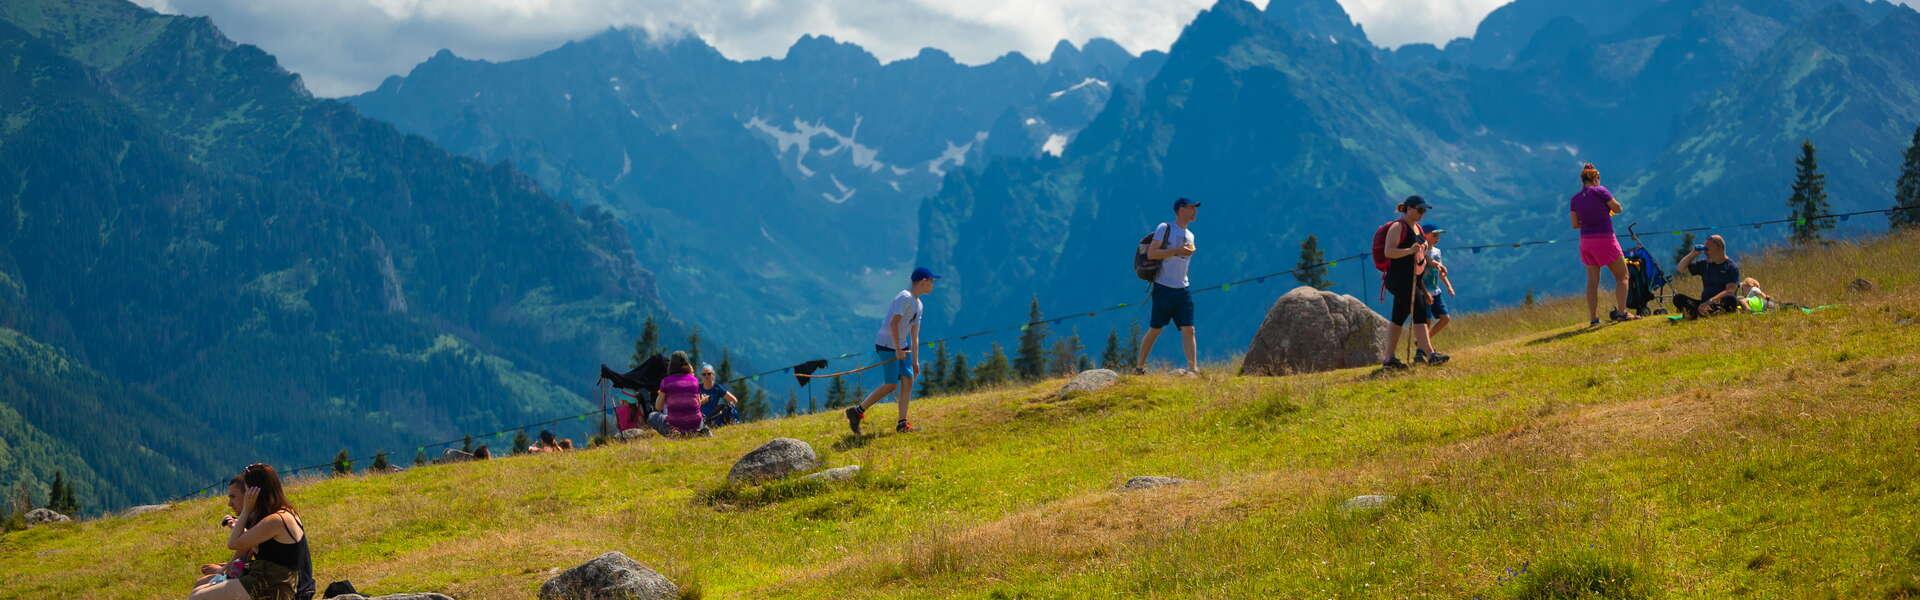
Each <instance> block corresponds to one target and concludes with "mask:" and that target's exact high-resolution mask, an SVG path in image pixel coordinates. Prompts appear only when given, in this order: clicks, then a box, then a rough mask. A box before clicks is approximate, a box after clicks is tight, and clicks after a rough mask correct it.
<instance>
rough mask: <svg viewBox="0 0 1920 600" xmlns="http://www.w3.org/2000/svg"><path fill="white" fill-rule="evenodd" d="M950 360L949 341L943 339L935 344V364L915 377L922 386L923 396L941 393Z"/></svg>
mask: <svg viewBox="0 0 1920 600" xmlns="http://www.w3.org/2000/svg"><path fill="white" fill-rule="evenodd" d="M948 360H949V358H948V357H947V343H946V342H944V341H943V342H939V343H936V344H934V345H933V366H932V367H929V368H928V369H927V372H926V373H924V374H922V375H921V376H920V377H918V378H916V379H914V383H915V384H918V385H919V386H920V397H921V398H925V397H928V396H932V395H934V394H938V393H940V388H941V387H942V386H945V385H946V383H947V361H948Z"/></svg>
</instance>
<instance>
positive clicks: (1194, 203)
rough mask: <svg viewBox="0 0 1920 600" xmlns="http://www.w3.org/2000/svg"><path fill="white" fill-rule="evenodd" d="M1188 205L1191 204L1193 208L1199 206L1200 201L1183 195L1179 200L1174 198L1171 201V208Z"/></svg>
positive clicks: (1178, 208)
mask: <svg viewBox="0 0 1920 600" xmlns="http://www.w3.org/2000/svg"><path fill="white" fill-rule="evenodd" d="M1189 206H1191V207H1194V208H1200V201H1198V200H1193V199H1190V198H1187V197H1184V196H1183V197H1181V198H1180V199H1179V200H1174V201H1173V209H1174V210H1180V209H1182V208H1186V207H1189Z"/></svg>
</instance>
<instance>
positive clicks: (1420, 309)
mask: <svg viewBox="0 0 1920 600" xmlns="http://www.w3.org/2000/svg"><path fill="white" fill-rule="evenodd" d="M1385 284H1386V286H1387V293H1389V294H1393V314H1392V316H1391V317H1388V319H1387V322H1389V323H1392V324H1394V325H1405V324H1406V323H1407V318H1408V317H1412V318H1413V323H1414V324H1415V325H1425V324H1427V317H1428V316H1429V315H1428V314H1427V292H1426V290H1422V289H1420V287H1419V286H1418V285H1415V283H1414V281H1413V273H1402V272H1398V271H1397V270H1395V271H1388V272H1387V279H1386V281H1385Z"/></svg>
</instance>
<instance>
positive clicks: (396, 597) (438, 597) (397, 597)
mask: <svg viewBox="0 0 1920 600" xmlns="http://www.w3.org/2000/svg"><path fill="white" fill-rule="evenodd" d="M327 600H453V597H452V596H448V595H446V594H436V593H433V592H409V593H405V594H387V595H385V596H371V597H369V596H362V595H360V594H341V595H338V596H332V597H329V598H327Z"/></svg>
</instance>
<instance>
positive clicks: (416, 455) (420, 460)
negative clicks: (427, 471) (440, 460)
mask: <svg viewBox="0 0 1920 600" xmlns="http://www.w3.org/2000/svg"><path fill="white" fill-rule="evenodd" d="M424 464H427V449H426V448H415V449H413V466H416V467H418V466H420V465H424Z"/></svg>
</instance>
